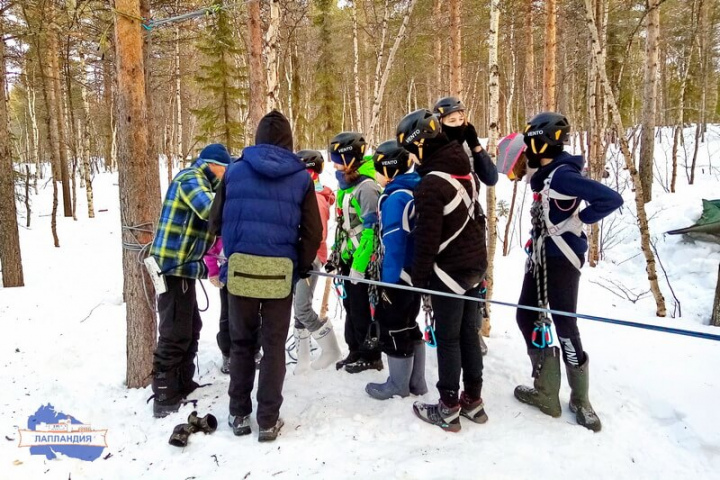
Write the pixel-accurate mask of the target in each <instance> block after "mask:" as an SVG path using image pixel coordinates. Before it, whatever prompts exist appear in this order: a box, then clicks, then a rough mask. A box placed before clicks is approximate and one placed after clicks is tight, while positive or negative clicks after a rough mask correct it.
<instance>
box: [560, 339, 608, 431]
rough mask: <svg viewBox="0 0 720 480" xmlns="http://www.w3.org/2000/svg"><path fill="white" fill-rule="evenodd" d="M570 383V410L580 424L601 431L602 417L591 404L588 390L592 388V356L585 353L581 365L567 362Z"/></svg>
mask: <svg viewBox="0 0 720 480" xmlns="http://www.w3.org/2000/svg"><path fill="white" fill-rule="evenodd" d="M565 371H566V372H567V377H568V383H569V384H570V388H571V390H572V392H571V393H570V411H572V412H573V413H574V414H575V419H576V420H577V422H578V424H580V425H582V426H583V427H585V428H587V429H590V430H592V431H593V432H599V431H600V429H602V423H600V418H599V417H598V416H597V413H595V410H593V407H592V405H591V404H590V398H589V396H588V391H589V389H590V357H589V356H588V354H587V352H586V353H585V363H583V364H582V365H579V366H574V365H570V364H568V363H565Z"/></svg>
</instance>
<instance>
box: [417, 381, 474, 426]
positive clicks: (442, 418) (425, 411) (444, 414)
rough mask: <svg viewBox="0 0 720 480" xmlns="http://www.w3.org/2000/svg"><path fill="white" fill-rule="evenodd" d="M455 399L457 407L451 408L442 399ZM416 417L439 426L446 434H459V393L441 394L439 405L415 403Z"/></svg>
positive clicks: (442, 392)
mask: <svg viewBox="0 0 720 480" xmlns="http://www.w3.org/2000/svg"><path fill="white" fill-rule="evenodd" d="M443 396H445V397H449V399H452V397H454V400H455V406H453V407H450V406H448V405H447V403H445V402H444V401H443V399H442V397H443ZM413 411H414V412H415V415H416V416H417V417H418V418H419V419H420V420H422V421H423V422H427V423H430V424H432V425H437V426H438V427H440V428H442V429H443V430H445V431H446V432H453V433H456V432H459V431H460V429H461V428H462V426H461V425H460V403H459V402H458V401H457V391H455V392H449V391H448V392H444V391H441V392H440V400H439V401H438V403H422V402H415V403H414V404H413Z"/></svg>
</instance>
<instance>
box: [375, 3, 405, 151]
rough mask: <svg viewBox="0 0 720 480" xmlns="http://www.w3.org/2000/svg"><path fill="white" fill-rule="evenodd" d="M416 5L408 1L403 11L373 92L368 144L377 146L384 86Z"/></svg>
mask: <svg viewBox="0 0 720 480" xmlns="http://www.w3.org/2000/svg"><path fill="white" fill-rule="evenodd" d="M416 3H417V0H410V4H409V5H408V7H407V10H406V11H405V16H404V17H403V21H402V24H400V29H399V30H398V33H397V36H396V37H395V43H393V46H392V48H391V49H390V53H389V54H388V59H387V62H386V63H385V68H384V70H383V74H382V78H381V79H380V84H379V85H378V87H377V88H376V90H375V99H374V101H373V109H372V118H371V119H370V127H369V128H368V129H369V134H368V137H369V138H370V144H371V145H375V144H377V126H378V119H379V117H380V105H381V103H382V99H383V95H384V93H385V86H386V85H387V80H388V77H389V76H390V70H391V69H392V66H393V62H394V61H395V54H396V53H397V51H398V48H399V47H400V43H401V42H402V41H403V39H404V38H405V29H406V28H407V24H408V22H409V21H410V15H412V11H413V8H415V4H416Z"/></svg>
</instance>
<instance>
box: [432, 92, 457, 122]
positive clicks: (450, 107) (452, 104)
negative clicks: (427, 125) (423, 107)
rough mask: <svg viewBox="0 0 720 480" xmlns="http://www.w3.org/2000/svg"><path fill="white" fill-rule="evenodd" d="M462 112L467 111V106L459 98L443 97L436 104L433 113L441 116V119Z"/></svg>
mask: <svg viewBox="0 0 720 480" xmlns="http://www.w3.org/2000/svg"><path fill="white" fill-rule="evenodd" d="M461 110H465V105H463V103H462V102H461V101H460V99H459V98H458V97H443V98H441V99H440V100H438V101H437V102H435V106H434V107H433V113H435V114H437V115H439V116H440V118H442V117H444V116H445V115H449V114H451V113H452V112H458V111H461Z"/></svg>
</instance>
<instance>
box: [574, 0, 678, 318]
mask: <svg viewBox="0 0 720 480" xmlns="http://www.w3.org/2000/svg"><path fill="white" fill-rule="evenodd" d="M585 14H586V17H585V18H586V23H587V26H588V30H589V31H590V34H591V35H592V54H593V55H594V57H595V60H596V61H597V65H598V72H599V73H600V82H601V84H602V87H603V89H604V91H605V97H606V98H607V101H608V105H609V107H610V112H611V114H612V119H613V122H614V124H615V129H616V130H617V133H618V137H619V141H620V149H621V152H622V154H623V156H624V157H625V165H626V167H627V169H628V172H629V173H630V177H631V179H632V181H633V185H634V187H635V206H636V208H637V217H638V227H639V229H640V245H641V248H642V252H643V255H644V256H645V263H646V266H645V271H646V272H647V274H648V282H649V283H650V290H651V291H652V294H653V297H654V299H655V306H656V315H657V316H658V317H664V316H666V315H667V311H666V308H665V298H664V297H663V295H662V292H661V291H660V285H659V284H658V279H657V272H656V269H655V256H654V255H653V252H652V249H651V247H650V231H649V228H648V219H647V213H646V212H645V202H644V194H643V187H642V183H641V182H640V177H639V175H638V171H637V169H636V168H635V162H633V156H632V154H631V153H630V149H629V147H628V142H627V138H626V137H625V135H624V132H625V128H624V127H623V124H622V118H621V117H620V111H619V110H618V106H617V103H616V101H615V95H614V94H613V92H612V88H611V87H610V81H609V80H608V77H607V70H606V67H605V56H604V55H603V50H602V46H601V43H600V38H599V37H600V36H599V34H598V29H597V25H596V23H595V14H594V12H593V4H592V0H585Z"/></svg>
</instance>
